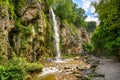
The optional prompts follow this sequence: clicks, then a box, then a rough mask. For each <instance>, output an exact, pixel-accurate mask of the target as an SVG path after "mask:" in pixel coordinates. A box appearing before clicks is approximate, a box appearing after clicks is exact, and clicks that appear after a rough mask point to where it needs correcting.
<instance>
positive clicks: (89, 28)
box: [87, 21, 96, 32]
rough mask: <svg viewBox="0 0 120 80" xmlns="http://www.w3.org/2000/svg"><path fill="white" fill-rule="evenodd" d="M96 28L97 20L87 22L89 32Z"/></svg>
mask: <svg viewBox="0 0 120 80" xmlns="http://www.w3.org/2000/svg"><path fill="white" fill-rule="evenodd" d="M95 28H96V22H95V21H90V22H87V30H88V31H89V32H93V31H94V30H95Z"/></svg>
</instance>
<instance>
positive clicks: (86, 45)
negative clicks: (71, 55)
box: [82, 42, 94, 53]
mask: <svg viewBox="0 0 120 80" xmlns="http://www.w3.org/2000/svg"><path fill="white" fill-rule="evenodd" d="M82 47H83V49H84V51H87V52H88V53H91V52H92V51H93V49H94V48H93V45H92V44H91V43H87V42H83V43H82Z"/></svg>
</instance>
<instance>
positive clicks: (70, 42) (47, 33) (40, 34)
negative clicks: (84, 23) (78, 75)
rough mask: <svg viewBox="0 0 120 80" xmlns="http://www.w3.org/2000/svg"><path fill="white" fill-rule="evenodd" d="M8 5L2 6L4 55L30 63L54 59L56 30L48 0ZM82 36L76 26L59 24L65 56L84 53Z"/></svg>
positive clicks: (0, 52) (0, 43)
mask: <svg viewBox="0 0 120 80" xmlns="http://www.w3.org/2000/svg"><path fill="white" fill-rule="evenodd" d="M5 3H6V2H1V3H0V4H1V5H0V55H2V56H3V55H4V56H5V58H11V56H13V55H17V56H22V57H27V59H28V60H29V61H36V60H39V59H40V58H41V57H42V58H43V56H44V57H45V56H46V57H47V56H54V55H55V54H54V53H55V49H54V37H53V35H54V33H53V27H52V24H51V23H52V22H51V18H50V14H49V8H48V9H46V8H45V7H46V6H45V3H44V0H42V1H41V0H34V1H32V0H25V1H23V0H21V1H16V0H13V1H12V3H10V2H9V3H8V4H5ZM80 32H81V31H80V30H78V29H77V28H75V27H72V25H68V24H66V23H59V33H60V38H61V43H60V44H61V52H62V53H81V51H82V46H81V43H82V41H83V40H82V38H81V33H80ZM84 34H85V33H84Z"/></svg>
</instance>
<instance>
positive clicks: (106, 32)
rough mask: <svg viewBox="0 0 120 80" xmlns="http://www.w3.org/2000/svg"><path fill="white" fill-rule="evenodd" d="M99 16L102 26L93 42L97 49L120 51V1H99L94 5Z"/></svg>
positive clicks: (94, 35) (97, 30)
mask: <svg viewBox="0 0 120 80" xmlns="http://www.w3.org/2000/svg"><path fill="white" fill-rule="evenodd" d="M93 5H94V6H95V8H96V12H97V13H98V15H99V20H100V25H99V27H98V28H97V29H96V31H95V32H94V34H93V37H92V40H93V43H94V45H95V47H96V48H97V49H103V50H109V53H110V51H111V53H112V54H113V53H115V54H116V53H118V52H119V51H120V36H119V35H120V23H119V22H120V0H99V3H93Z"/></svg>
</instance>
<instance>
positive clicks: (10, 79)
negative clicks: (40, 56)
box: [0, 58, 42, 80]
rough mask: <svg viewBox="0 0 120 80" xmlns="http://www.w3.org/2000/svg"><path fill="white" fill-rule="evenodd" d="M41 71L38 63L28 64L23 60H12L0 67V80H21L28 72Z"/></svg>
mask: <svg viewBox="0 0 120 80" xmlns="http://www.w3.org/2000/svg"><path fill="white" fill-rule="evenodd" d="M41 69H42V65H41V64H40V63H29V62H27V61H26V60H25V59H23V58H13V59H11V60H10V61H9V62H8V64H7V65H0V80H23V79H24V77H25V76H26V75H27V73H28V72H30V71H36V70H40V71H41Z"/></svg>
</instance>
